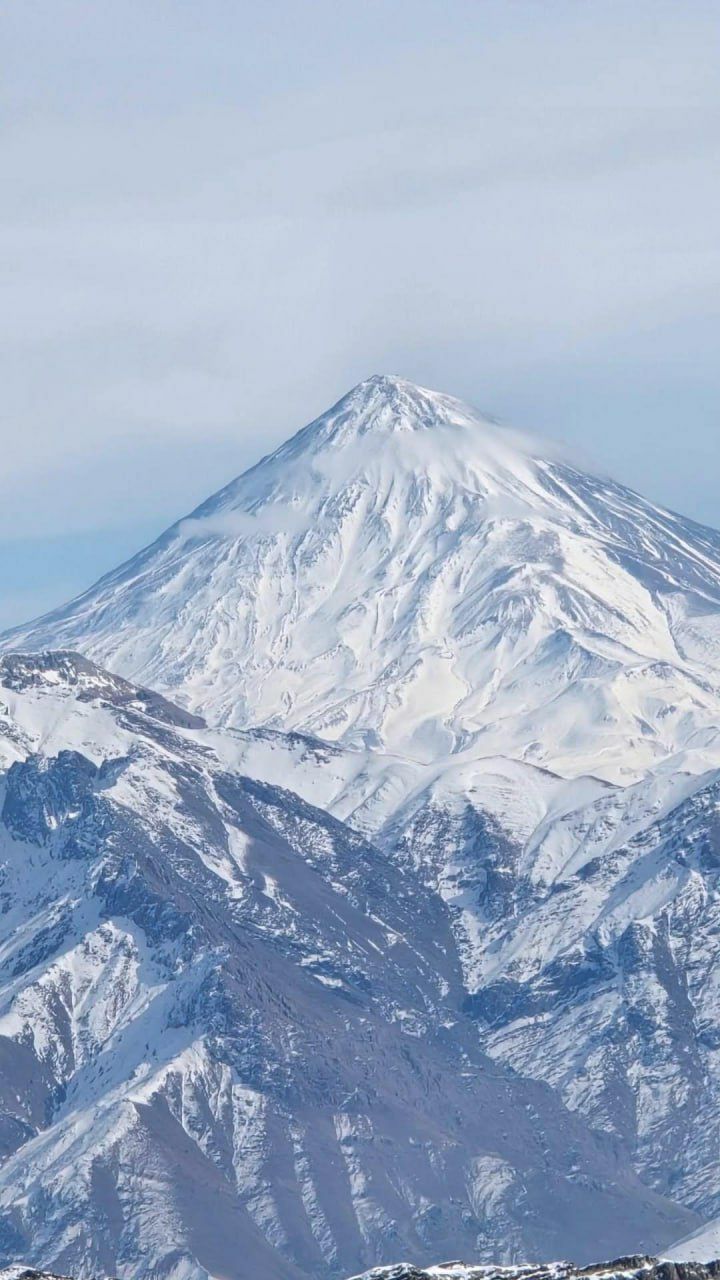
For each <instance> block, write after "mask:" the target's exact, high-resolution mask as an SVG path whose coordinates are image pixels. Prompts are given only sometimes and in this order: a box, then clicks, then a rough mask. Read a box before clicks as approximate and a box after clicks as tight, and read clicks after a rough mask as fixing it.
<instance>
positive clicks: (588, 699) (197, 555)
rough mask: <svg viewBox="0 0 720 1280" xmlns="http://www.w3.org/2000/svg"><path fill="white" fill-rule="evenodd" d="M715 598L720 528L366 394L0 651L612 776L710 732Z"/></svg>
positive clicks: (374, 385) (479, 427) (516, 440)
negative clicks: (62, 656)
mask: <svg viewBox="0 0 720 1280" xmlns="http://www.w3.org/2000/svg"><path fill="white" fill-rule="evenodd" d="M719 603H720V537H719V536H718V535H717V534H714V533H712V532H711V531H709V530H707V531H704V530H701V529H699V528H698V527H697V526H692V525H691V524H689V523H688V524H684V523H683V522H682V521H680V520H679V518H678V517H675V516H672V515H670V514H669V513H667V512H662V511H660V510H658V509H657V508H654V507H652V506H650V504H648V503H646V502H644V501H643V499H642V498H640V497H639V496H638V495H637V494H633V493H632V492H630V491H629V490H627V489H624V488H623V487H622V486H619V485H616V484H614V483H613V482H612V481H610V480H600V479H597V478H594V477H592V476H591V475H585V474H583V473H582V472H581V471H580V470H579V469H578V468H577V467H572V466H567V465H565V463H564V460H563V459H562V457H560V456H558V453H557V451H556V450H554V449H553V448H552V446H546V445H545V444H544V443H542V442H540V441H535V440H533V439H531V438H527V437H524V436H522V435H520V434H518V433H516V432H515V431H514V430H513V429H512V428H507V427H500V426H499V425H498V424H497V423H495V422H493V421H492V420H491V419H488V418H485V417H483V415H482V414H480V413H479V412H478V411H477V410H475V409H473V408H471V407H470V406H469V405H466V404H463V403H462V402H461V401H459V400H456V399H454V398H453V397H451V396H447V395H443V394H442V393H439V392H436V391H430V390H428V389H427V388H424V387H418V386H415V385H414V384H413V383H412V382H408V381H407V380H405V379H403V378H399V377H396V376H391V375H388V374H375V375H373V376H372V377H370V378H367V379H366V380H365V381H364V382H361V383H358V385H357V386H356V387H353V388H352V389H351V390H350V391H349V392H347V394H346V395H345V396H343V397H342V399H341V400H339V401H338V402H337V403H336V404H335V405H333V406H332V407H331V408H330V409H328V410H327V411H326V413H324V414H322V415H321V416H320V417H319V418H317V419H315V421H314V422H312V423H310V424H309V426H307V427H305V428H304V429H303V430H302V431H300V432H299V433H298V434H297V435H295V436H294V437H293V438H292V439H291V440H289V441H288V442H287V443H286V444H283V445H282V446H281V447H280V448H279V449H277V450H276V451H275V452H274V453H273V454H271V455H270V456H269V457H267V458H264V459H262V460H261V461H260V462H259V463H257V465H256V466H254V467H253V468H251V469H250V470H249V471H246V472H245V473H244V474H243V475H241V476H239V477H238V478H237V479H235V480H233V481H231V483H230V484H229V485H227V486H226V488H225V489H223V490H221V491H220V492H219V493H217V494H215V495H213V496H212V497H211V498H209V499H208V500H207V501H206V502H205V503H203V504H202V506H200V507H198V508H197V509H196V510H195V511H194V512H193V513H192V514H191V515H190V516H189V517H187V518H186V519H184V520H181V521H179V523H178V524H176V525H174V526H173V527H172V528H171V529H169V530H168V531H167V532H166V533H165V534H163V535H162V537H161V538H159V539H158V541H157V542H156V543H154V544H153V545H152V546H151V547H148V548H147V549H146V550H145V551H142V552H141V553H140V554H139V555H138V556H136V557H135V558H134V559H133V560H132V561H129V562H128V563H127V564H126V565H123V566H121V567H120V568H118V569H117V570H116V571H114V572H113V573H111V574H109V575H107V576H106V577H105V578H104V579H103V580H102V581H101V582H99V583H98V584H96V586H94V587H93V588H91V589H90V590H89V591H88V592H86V593H85V595H84V596H82V597H81V598H79V599H78V600H76V601H73V602H71V603H70V604H69V605H67V606H65V607H64V608H62V609H59V610H56V611H55V612H54V613H52V614H50V615H47V616H46V617H45V618H43V619H40V620H39V621H38V622H36V623H34V624H32V625H31V626H29V627H27V628H18V629H16V630H15V631H14V632H12V633H10V634H8V635H6V636H5V637H4V638H3V640H2V647H5V648H8V647H12V648H15V649H17V648H24V649H32V650H37V649H39V648H56V649H57V648H65V649H75V650H79V651H80V652H82V653H84V654H86V655H88V656H90V657H92V658H94V659H96V660H98V661H99V662H101V663H102V664H103V665H107V666H109V667H110V668H112V669H115V670H117V671H118V672H119V673H120V674H122V675H123V676H126V677H128V678H130V679H132V680H133V681H134V682H135V683H138V684H143V685H149V686H150V687H158V688H160V689H161V690H162V691H163V692H167V693H170V694H171V695H172V696H173V698H174V699H178V698H179V699H180V702H181V704H182V705H183V706H185V707H186V708H187V709H189V710H191V711H199V712H201V713H202V714H205V715H206V716H207V717H208V718H209V719H210V720H215V721H220V722H224V723H229V724H232V725H234V726H246V725H248V724H249V725H254V726H257V725H263V726H266V727H271V728H272V727H278V726H281V725H282V727H283V728H285V729H288V728H290V729H296V730H299V731H301V732H304V733H310V734H312V735H314V736H316V737H321V738H329V739H341V740H343V741H345V742H346V743H348V742H358V741H373V742H379V743H382V744H383V745H384V746H385V747H386V748H387V749H388V750H392V751H396V752H399V753H401V754H406V755H411V756H412V757H413V758H415V759H419V760H424V761H428V760H434V759H437V758H445V757H446V756H448V755H451V754H456V753H459V752H462V751H465V750H468V749H470V748H472V749H473V750H477V751H482V752H483V753H484V754H486V755H492V754H497V753H501V754H511V755H513V756H515V757H517V758H518V759H522V760H524V761H527V762H529V763H531V764H533V765H538V766H541V767H543V768H548V769H551V770H553V771H554V772H557V773H561V774H571V775H574V774H576V773H578V772H580V773H587V772H591V773H595V774H598V776H601V777H603V778H605V779H606V780H613V781H614V780H619V781H625V780H627V778H628V776H629V775H631V776H635V775H636V773H637V772H638V771H642V770H643V769H645V768H647V767H648V766H649V765H650V764H651V763H652V762H653V761H654V760H656V759H658V758H662V757H663V756H664V755H665V754H667V753H668V751H682V750H685V749H686V748H687V749H690V747H691V746H692V749H693V750H695V747H696V745H697V744H702V743H704V742H705V741H706V740H709V739H710V737H712V736H713V735H714V734H715V733H716V729H715V723H716V711H715V702H714V695H713V696H712V697H710V695H708V693H707V689H708V688H714V687H715V677H714V675H713V671H712V667H711V664H710V667H709V666H708V655H713V661H714V655H715V654H716V653H720V649H719V648H718V639H717V632H716V631H715V630H714V629H713V626H714V624H707V626H706V624H705V623H704V622H703V621H702V619H703V618H704V617H705V615H706V614H707V612H708V604H709V605H710V608H711V610H714V609H715V608H716V607H717V605H718V604H719ZM686 616H687V617H691V618H692V624H691V625H690V624H688V623H687V622H686V621H685V619H686ZM626 685H627V689H626V687H625V686H626ZM641 687H642V689H643V691H644V692H643V695H642V697H641V696H640V693H639V690H640V688H641ZM628 690H632V693H630V692H629V691H628ZM708 698H709V699H710V700H709V701H708ZM591 704H592V707H593V708H594V709H593V710H592V712H591V711H590V710H589V707H590V705H591ZM598 724H599V725H602V726H603V727H602V731H599V730H598V727H597V726H598ZM629 743H632V744H633V746H632V750H630V749H629V747H628V744H629Z"/></svg>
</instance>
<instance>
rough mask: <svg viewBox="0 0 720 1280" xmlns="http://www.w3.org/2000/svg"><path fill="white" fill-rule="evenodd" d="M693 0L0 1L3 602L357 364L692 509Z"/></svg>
mask: <svg viewBox="0 0 720 1280" xmlns="http://www.w3.org/2000/svg"><path fill="white" fill-rule="evenodd" d="M719 44H720V10H719V9H718V6H717V3H716V0H712V3H701V2H699V0H684V3H682V4H680V3H677V0H673V2H672V3H665V2H664V0H652V2H651V3H646V0H634V2H633V4H632V5H628V4H627V2H626V0H623V2H622V3H615V2H613V0H572V2H566V0H546V2H543V0H471V2H468V3H466V2H465V0H444V3H430V2H428V0H382V2H378V0H362V2H360V0H353V2H352V3H351V2H350V0H332V2H330V0H312V3H310V2H309V0H298V2H295V3H293V2H291V0H274V2H273V4H271V5H258V4H256V3H246V2H245V0H203V3H202V4H197V3H190V0H152V3H151V4H148V3H147V0H103V3H102V4H97V2H96V0H90V2H88V3H80V2H79V0H22V3H15V4H7V5H5V6H3V8H2V13H1V15H0V121H1V126H2V127H1V128H0V173H1V174H2V177H1V178H0V182H2V190H3V195H2V201H1V203H0V267H1V275H0V279H1V280H2V288H1V290H0V326H1V339H2V340H1V341H0V378H1V380H2V388H3V394H2V398H1V400H0V446H1V449H2V454H1V456H2V462H3V465H2V467H1V468H0V583H2V586H3V590H2V592H1V593H0V625H10V624H12V623H14V622H20V621H23V620H25V619H27V618H29V617H30V616H33V615H35V614H37V613H39V612H41V611H42V610H44V609H46V608H49V607H51V606H52V605H55V604H59V603H61V602H62V601H63V600H64V599H66V598H68V597H69V596H70V595H72V594H74V593H75V592H77V591H78V590H80V589H82V588H84V587H85V586H88V585H89V584H90V583H91V582H92V581H93V580H94V579H95V578H96V577H97V576H99V574H100V573H102V572H104V571H105V570H107V569H109V568H111V567H113V566H114V564H116V563H117V562H119V561H120V560H122V559H125V558H127V557H128V556H129V555H130V554H131V553H132V552H134V551H135V550H137V549H139V548H140V547H141V546H142V545H143V544H144V543H145V542H147V541H148V540H150V539H151V538H152V537H154V536H155V535H156V534H158V533H159V532H160V531H161V530H162V529H163V528H164V527H165V526H166V525H167V524H168V523H170V522H171V521H173V520H174V519H176V518H178V517H179V516H181V515H182V514H184V513H185V512H187V511H189V510H191V509H192V507H193V506H194V505H196V503H197V502H199V501H200V500H202V499H203V498H204V497H206V496H207V495H208V494H209V493H210V492H212V491H213V490H215V489H216V488H218V487H220V486H221V485H222V484H224V483H226V482H227V481H228V480H229V479H231V478H232V476H234V475H236V474H237V473H239V472H241V471H242V470H243V469H244V468H245V467H246V466H248V465H250V464H251V463H252V462H254V461H256V460H257V458H258V457H260V456H261V455H263V454H264V453H266V452H268V450H270V449H271V448H273V447H274V446H275V445H277V444H279V443H280V442H281V441H282V440H283V439H285V438H286V437H287V436H288V435H289V434H291V433H292V432H293V431H295V430H296V429H297V428H298V427H300V426H302V425H303V424H304V423H305V422H307V421H309V420H310V419H311V418H313V417H314V416H316V415H317V414H318V413H320V412H322V411H323V410H324V409H325V408H327V407H328V406H329V405H330V404H331V403H333V402H334V401H335V400H336V399H337V398H338V397H339V396H340V395H341V394H342V393H343V392H344V391H345V390H347V389H348V388H349V387H350V386H352V385H353V384H354V383H356V382H358V381H360V380H361V379H362V378H364V377H367V376H369V375H370V374H371V373H375V372H384V373H395V374H399V375H401V376H403V377H407V378H410V379H412V380H414V381H416V382H419V383H421V384H423V385H426V386H430V387H434V388H436V389H439V390H443V391H448V392H451V393H452V394H455V395H458V396H460V397H462V398H464V399H467V400H470V401H471V402H473V403H474V404H476V405H478V406H479V407H480V408H482V409H484V410H486V411H487V412H489V413H492V414H494V415H495V416H497V417H499V418H501V419H504V420H506V421H509V422H512V423H513V424H515V425H516V426H518V427H520V428H522V429H523V430H527V431H535V432H539V433H541V434H546V435H549V436H551V437H552V438H554V439H556V440H560V441H563V442H565V443H567V444H569V445H570V447H571V448H573V449H575V450H576V451H577V452H578V456H582V457H583V458H584V459H585V461H586V462H588V463H589V464H590V465H592V466H594V467H595V468H596V469H597V470H603V471H609V472H610V473H612V474H613V475H615V476H616V477H617V478H618V479H620V480H623V481H625V482H626V483H629V484H631V485H633V486H634V487H636V488H638V489H640V490H641V491H642V492H643V493H645V494H646V495H647V496H649V497H651V498H653V499H654V500H656V501H659V502H662V503H664V504H666V505H668V506H670V507H672V508H674V509H676V510H680V511H682V512H684V513H686V514H688V515H691V516H693V517H695V518H696V519H698V520H701V521H704V522H706V523H710V524H714V525H716V526H720V449H719V448H718V444H717V441H718V427H719V425H720V421H719V419H720V415H719V410H720V361H718V354H717V353H718V330H719V328H720V326H719V324H718V312H719V310H720V301H719V299H720V290H719V287H718V286H719V285H720V241H719V239H718V231H717V227H718V220H719V214H720V199H719V197H720V164H719V163H718V160H719V155H718V149H719V148H718V144H719V142H720V77H718V73H717V68H718V55H719V53H720V49H719V47H718V46H719Z"/></svg>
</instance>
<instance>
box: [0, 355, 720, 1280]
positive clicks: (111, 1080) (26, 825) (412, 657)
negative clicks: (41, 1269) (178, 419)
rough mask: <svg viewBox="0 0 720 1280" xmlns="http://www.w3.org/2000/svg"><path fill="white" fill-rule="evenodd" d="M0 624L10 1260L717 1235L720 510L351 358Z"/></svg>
mask: <svg viewBox="0 0 720 1280" xmlns="http://www.w3.org/2000/svg"><path fill="white" fill-rule="evenodd" d="M2 644H3V645H4V648H5V650H6V651H8V656H6V657H5V658H4V659H0V661H1V663H2V666H1V668H0V686H1V687H0V700H2V701H3V703H4V705H5V710H4V711H3V714H2V718H1V719H0V745H1V746H2V751H3V752H4V753H5V765H4V768H5V770H6V772H5V774H4V781H3V787H4V791H3V796H4V798H3V800H2V806H3V807H2V840H3V842H4V843H3V853H2V858H1V859H0V860H1V861H2V864H3V867H4V874H5V882H6V887H5V889H4V890H3V891H4V893H5V897H4V899H3V900H2V903H0V905H3V904H4V908H5V910H4V914H2V915H0V1037H2V1038H0V1054H4V1055H6V1059H5V1058H3V1060H2V1061H3V1062H4V1063H5V1065H2V1064H1V1063H0V1084H3V1085H4V1086H5V1087H6V1095H7V1096H6V1098H5V1103H4V1106H5V1111H4V1112H3V1113H2V1117H0V1142H1V1143H2V1145H3V1149H4V1151H5V1154H6V1159H5V1162H4V1164H2V1165H0V1256H2V1257H4V1258H5V1259H7V1260H8V1261H9V1260H10V1259H11V1258H14V1257H18V1256H27V1257H33V1258H34V1259H35V1260H36V1261H38V1262H42V1263H43V1265H52V1266H53V1267H55V1266H57V1267H58V1268H59V1269H66V1270H70V1271H78V1272H79V1274H81V1275H82V1276H83V1278H84V1277H89V1276H90V1275H93V1274H96V1273H97V1272H98V1271H103V1272H112V1271H113V1270H114V1271H118V1272H119V1273H120V1274H122V1275H123V1276H125V1275H128V1276H130V1275H132V1276H135V1275H138V1276H139V1275H140V1274H141V1271H142V1268H143V1266H144V1267H145V1272H144V1274H146V1273H147V1266H148V1265H149V1266H150V1268H151V1273H152V1274H157V1275H158V1276H160V1275H162V1276H165V1275H168V1276H170V1275H172V1276H173V1277H174V1276H177V1277H178V1280H181V1278H182V1280H186V1278H190V1277H191V1278H192V1280H195V1277H198V1280H199V1278H200V1277H202V1276H204V1275H205V1274H210V1275H215V1274H222V1275H235V1274H237V1265H238V1263H237V1257H238V1254H237V1241H238V1240H241V1241H242V1242H243V1250H244V1254H243V1257H244V1259H246V1269H247V1268H250V1269H252V1267H257V1269H258V1274H262V1275H263V1276H265V1275H267V1276H276V1275H277V1276H278V1277H282V1278H283V1280H285V1278H286V1277H287V1280H290V1278H291V1277H309V1276H312V1277H314V1278H315V1280H316V1278H317V1277H324V1276H328V1277H330V1276H342V1275H343V1274H344V1275H347V1274H348V1273H350V1272H351V1271H353V1270H355V1271H361V1270H362V1268H363V1267H365V1268H367V1267H368V1266H370V1265H372V1264H374V1263H376V1262H381V1261H385V1260H387V1259H389V1258H393V1257H395V1258H397V1257H403V1256H406V1257H413V1258H418V1259H427V1260H430V1259H433V1258H438V1257H443V1256H445V1257H456V1256H459V1255H461V1256H465V1257H467V1258H470V1259H474V1260H477V1261H479V1262H486V1263H491V1262H492V1263H497V1262H513V1261H515V1260H517V1259H519V1258H527V1257H551V1256H556V1257H557V1256H569V1257H572V1258H575V1259H590V1258H593V1257H598V1256H606V1257H607V1256H610V1255H613V1254H617V1253H619V1252H621V1251H623V1252H627V1251H628V1250H631V1249H632V1250H637V1249H647V1250H651V1251H654V1250H658V1249H661V1250H662V1251H663V1252H668V1251H669V1252H671V1253H674V1255H675V1256H676V1257H678V1258H699V1259H707V1258H708V1257H710V1256H713V1255H716V1254H717V1253H718V1252H720V1250H719V1249H718V1248H717V1247H716V1246H715V1241H716V1239H717V1237H718V1231H717V1228H716V1227H715V1226H713V1222H714V1220H715V1219H718V1220H720V1155H719V1153H720V1083H719V1082H720V1072H719V1070H718V1067H719V1066H720V1062H719V1060H718V1054H720V987H719V986H718V980H717V974H718V973H719V972H720V928H719V927H718V926H719V925H720V898H719V894H720V676H719V675H718V672H720V534H718V533H716V532H714V531H712V530H708V529H704V528H701V527H700V526H698V525H695V524H693V523H692V522H690V521H686V520H683V519H682V518H681V517H679V516H676V515H673V514H672V513H669V512H666V511H663V510H661V509H659V508H657V507H654V506H653V505H651V504H649V503H647V502H646V501H645V500H644V499H642V498H640V497H639V496H638V495H637V494H634V493H632V492H631V491H629V490H628V489H626V488H624V487H622V486H620V485H617V484H615V483H614V482H612V481H610V480H607V479H602V480H599V479H596V478H593V477H591V476H588V475H587V474H585V473H583V472H582V471H581V470H579V469H578V468H577V467H575V466H574V465H573V464H572V463H571V462H569V461H568V460H567V459H565V458H563V457H562V456H561V455H560V454H559V453H558V452H557V451H555V450H547V449H546V448H545V447H544V446H542V444H540V443H538V442H533V441H530V440H527V439H525V438H523V437H520V436H517V435H515V434H514V433H512V432H509V431H507V430H506V429H504V428H501V427H499V426H497V425H496V424H495V423H493V422H492V421H489V420H488V419H486V418H483V417H482V416H481V415H479V414H478V413H476V412H475V411H474V410H472V409H469V408H468V407H467V406H464V405H462V404H460V403H459V402H457V401H455V400H452V399H450V398H449V397H446V396H442V395H438V394H437V393H434V392H428V391H425V390H423V389H420V388H417V387H414V386H412V385H411V384H409V383H405V382H402V381H401V380H398V379H392V378H384V377H376V378H371V379H369V380H368V381H367V382H366V383H363V384H360V386H358V387H357V388H355V389H354V390H353V391H351V392H350V393H349V394H348V395H347V396H346V397H345V398H344V399H343V400H341V401H340V402H339V403H338V405H336V406H335V407H334V408H333V409H331V410H330V411H329V412H328V413H327V414H325V415H323V416H322V417H321V418H319V419H318V420H317V421H316V422H315V423H312V424H311V425H310V426H309V427H307V428H305V430H304V431H302V432H300V433H299V435H297V436H296V437H295V438H294V439H293V440H291V441H289V442H288V443H287V444H286V445H284V446H282V448H281V449H279V450H277V451H276V453H274V454H273V455H271V456H270V457H269V458H267V459H264V460H263V461H262V462H260V463H259V464H258V465H257V466H256V467H255V468H253V469H252V470H251V471H249V472H247V473H246V474H245V475H244V476H241V477H240V478H239V479H238V480H236V481H234V482H233V483H232V484H230V485H229V486H228V487H227V488H226V489H225V490H223V491H222V492H221V493H220V494H218V495H216V496H215V497H214V498H211V499H210V500H209V501H208V502H207V503H205V504H204V505H203V506H202V507H200V508H199V509H198V510H197V511H196V512H194V513H193V514H192V515H191V516H189V517H188V518H186V519H185V520H182V521H180V522H179V523H178V524H177V525H175V526H173V528H172V529H170V530H168V532H167V533H166V534H165V535H163V537H161V538H160V539H159V540H158V542H157V543H155V544H154V545H153V546H151V547H149V548H148V549H147V550H146V551H144V552H142V553H141V554H140V555H139V556H137V557H135V559H134V560H132V561H130V562H129V563H128V564H127V565H124V566H122V567H121V568H120V569H118V570H117V571H116V572H115V573H112V574H110V575H108V576H107V577H106V578H105V579H103V580H102V581H101V582H100V583H98V584H97V586H96V587H94V588H92V589H91V590H90V591H89V592H87V593H86V594H85V595H84V596H83V597H81V598H80V599H79V600H77V601H74V602H72V603H71V604H69V605H68V606H66V607H65V608H63V609H60V610H57V611H55V613H53V614H51V615H48V616H47V617H46V618H44V619H41V620H39V621H38V622H36V623H34V624H31V625H29V626H27V627H23V628H19V629H16V630H15V631H14V632H12V633H10V634H9V635H8V636H6V637H5V638H4V640H3V641H2ZM20 649H22V650H25V651H26V656H19V655H18V654H17V653H15V654H13V653H12V652H10V651H12V650H20ZM50 650H52V651H53V652H48V651H50ZM74 650H79V651H81V652H82V653H83V654H84V655H86V657H85V658H83V659H81V658H79V657H77V655H76V654H75V653H73V652H72V651H74ZM33 654H35V656H34V657H33V656H32V655H33ZM93 660H94V661H97V662H99V663H101V664H102V667H105V666H107V667H109V668H110V669H111V670H112V671H116V672H119V673H121V674H120V676H110V675H108V673H107V672H106V671H104V670H102V669H101V667H97V666H95V665H94V661H93ZM128 680H130V681H141V682H142V683H143V685H149V686H151V687H153V688H156V689H158V690H159V691H160V692H159V693H157V694H149V693H147V692H146V691H143V690H141V689H138V688H137V687H136V686H135V685H134V684H131V683H127V681H128ZM166 699H168V700H166ZM180 708H182V709H180ZM1 889H2V886H0V890H1ZM18 1055H19V1056H18ZM196 1186H197V1187H200V1188H202V1194H200V1195H195V1192H194V1187H196ZM203 1196H206V1200H203ZM210 1205H211V1206H212V1210H213V1220H214V1221H213V1230H212V1231H209V1229H208V1221H209V1218H210V1214H209V1208H210ZM673 1240H681V1241H686V1242H687V1243H685V1244H681V1245H677V1246H674V1247H672V1241H673ZM38 1249H40V1253H38ZM148 1259H150V1262H149V1263H148ZM233 1267H235V1270H233ZM263 1268H264V1269H263ZM293 1268H294V1270H293ZM431 1273H432V1272H431ZM438 1274H442V1271H439V1272H438Z"/></svg>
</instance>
